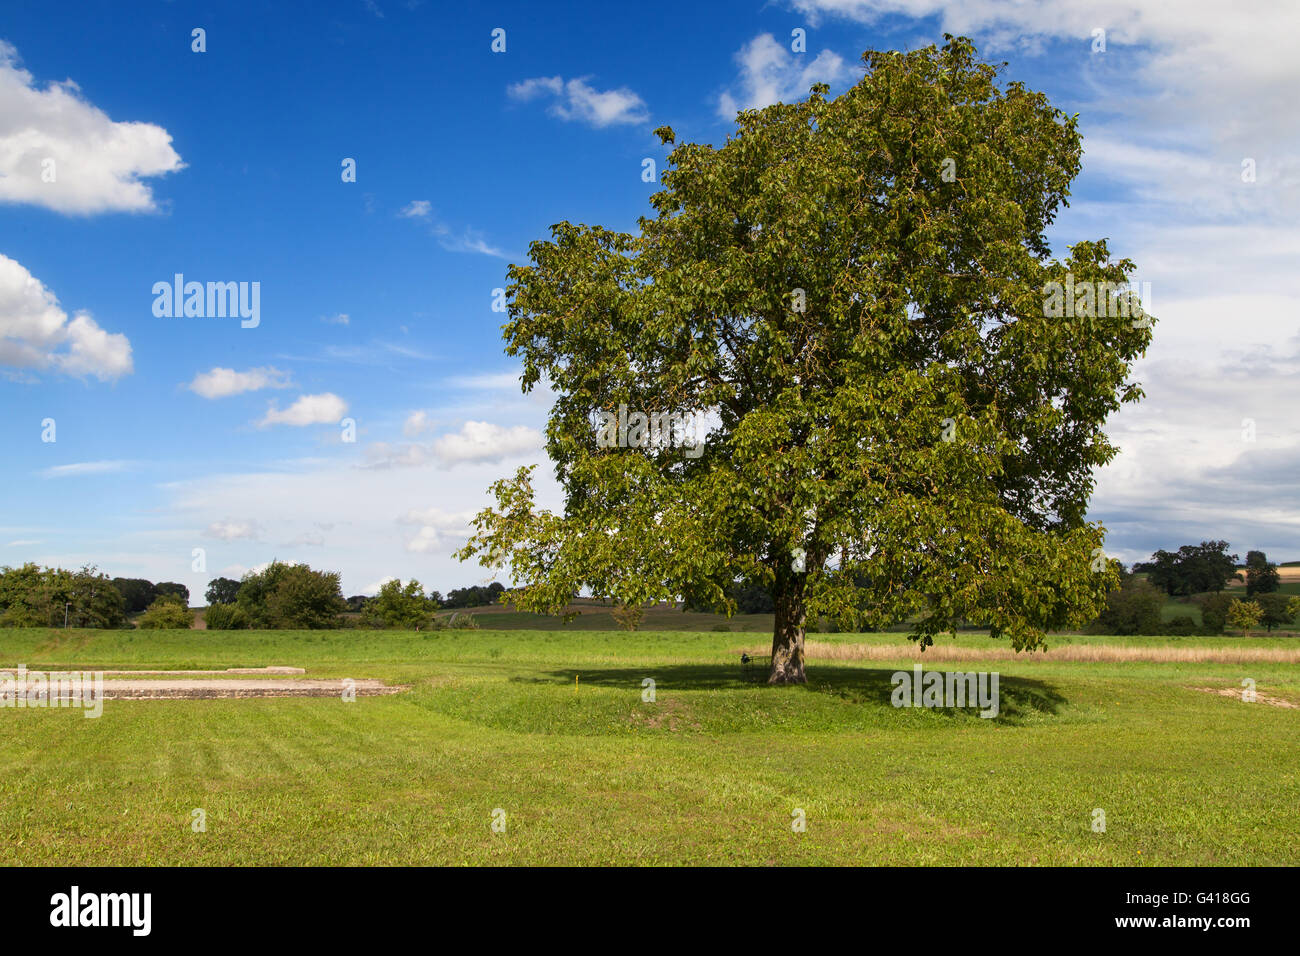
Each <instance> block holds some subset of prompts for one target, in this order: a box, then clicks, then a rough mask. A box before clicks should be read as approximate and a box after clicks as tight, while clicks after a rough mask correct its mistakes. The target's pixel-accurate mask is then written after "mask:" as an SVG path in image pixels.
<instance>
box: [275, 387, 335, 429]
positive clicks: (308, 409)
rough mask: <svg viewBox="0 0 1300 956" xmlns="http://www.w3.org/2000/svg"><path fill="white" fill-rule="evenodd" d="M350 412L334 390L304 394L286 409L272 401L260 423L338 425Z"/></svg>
mask: <svg viewBox="0 0 1300 956" xmlns="http://www.w3.org/2000/svg"><path fill="white" fill-rule="evenodd" d="M347 412H348V403H347V402H345V401H344V400H343V399H341V398H339V397H338V396H337V395H335V394H334V393H333V392H322V393H321V394H319V395H302V396H299V398H298V400H297V401H295V402H294V403H293V404H292V405H290V406H289V407H288V408H285V409H279V408H276V406H275V404H274V403H272V404H271V405H270V406H269V407H268V408H267V411H266V415H265V416H264V417H263V418H262V420H261V421H260V422H258V424H259V425H260V426H262V427H266V426H267V425H337V424H338V423H339V421H340V420H341V419H342V418H343V416H344V415H346V414H347Z"/></svg>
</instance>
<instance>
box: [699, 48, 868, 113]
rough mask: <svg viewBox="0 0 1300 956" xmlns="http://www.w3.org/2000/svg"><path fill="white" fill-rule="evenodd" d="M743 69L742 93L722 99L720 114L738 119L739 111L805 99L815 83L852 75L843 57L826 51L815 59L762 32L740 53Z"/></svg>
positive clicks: (729, 94) (834, 81)
mask: <svg viewBox="0 0 1300 956" xmlns="http://www.w3.org/2000/svg"><path fill="white" fill-rule="evenodd" d="M736 63H737V64H738V65H739V66H740V76H739V77H737V80H736V82H737V85H738V86H739V87H740V89H739V91H738V92H737V93H735V94H734V95H733V93H732V91H730V90H728V91H725V92H723V93H722V94H721V95H720V96H719V97H718V115H719V116H721V117H722V118H723V119H728V120H732V119H735V118H736V113H737V112H738V111H739V110H750V109H761V108H763V107H764V106H771V105H772V104H773V103H788V102H792V101H797V100H802V99H803V98H804V97H805V96H807V95H808V90H809V89H810V88H811V87H812V86H813V84H815V83H837V82H839V81H841V80H844V79H847V78H848V77H849V76H851V75H852V72H853V71H852V70H850V69H849V66H848V64H847V63H845V62H844V59H843V57H840V56H839V55H837V54H835V53H832V52H831V51H830V50H823V51H822V52H821V53H819V54H817V56H816V57H815V58H813V59H812V60H809V59H808V56H807V54H799V53H794V52H792V51H791V50H790V48H789V46H783V45H782V44H780V43H777V42H776V40H775V39H774V38H773V37H772V34H770V33H760V34H759V35H758V36H756V37H754V39H752V40H750V41H749V42H748V43H747V44H745V46H743V47H742V48H741V49H740V51H739V52H738V53H737V54H736Z"/></svg>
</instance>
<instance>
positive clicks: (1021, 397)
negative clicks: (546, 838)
mask: <svg viewBox="0 0 1300 956" xmlns="http://www.w3.org/2000/svg"><path fill="white" fill-rule="evenodd" d="M863 60H864V62H865V64H866V75H865V76H864V77H863V79H862V80H861V81H860V82H859V83H858V84H857V85H855V86H854V87H852V88H851V89H849V90H848V91H846V92H845V93H844V94H843V95H841V96H839V97H837V98H834V99H830V98H828V93H829V90H828V88H827V87H825V86H822V85H819V86H815V87H813V89H812V94H811V96H810V97H809V98H808V99H807V100H806V101H804V102H800V103H794V104H777V105H774V106H771V107H767V108H765V109H761V110H747V111H744V112H742V113H740V114H739V115H738V117H737V129H736V131H735V133H734V134H733V135H732V136H730V137H729V138H728V139H727V141H726V142H725V144H724V145H722V146H720V147H714V146H710V145H706V144H698V143H683V144H680V145H676V143H675V136H674V133H673V131H672V130H671V129H669V128H667V127H664V128H662V129H660V130H659V131H658V132H659V135H660V138H661V139H662V140H663V141H664V142H665V143H672V144H674V147H675V148H674V149H673V150H672V152H671V154H670V155H669V158H668V168H667V169H666V170H665V172H664V173H663V176H662V184H663V189H662V191H660V192H658V193H656V194H655V195H654V196H653V197H652V199H651V204H652V206H653V207H654V210H655V215H654V216H653V217H650V218H643V219H641V220H640V223H639V225H640V229H639V231H638V232H637V233H635V234H631V233H624V232H618V231H614V230H611V229H606V228H602V227H599V226H587V225H573V224H571V223H568V222H562V223H559V224H558V225H556V226H553V227H552V230H551V232H552V238H551V240H549V241H538V242H534V243H533V244H532V246H531V248H530V260H531V262H530V264H528V265H514V266H511V267H510V270H509V277H510V283H509V287H508V289H507V298H508V300H509V302H508V310H509V320H508V322H507V324H506V326H505V328H504V333H505V338H506V341H507V347H506V351H507V353H508V354H510V355H517V356H520V357H521V358H522V361H523V368H524V374H523V386H524V389H525V390H528V389H531V388H532V387H533V386H535V385H536V384H537V383H538V382H539V381H541V380H543V379H545V380H546V381H547V382H548V383H549V385H550V387H551V388H552V389H553V390H554V392H555V394H556V396H557V400H556V402H555V404H554V406H553V408H552V411H551V415H550V421H549V424H548V428H547V436H546V437H547V452H548V454H549V456H550V458H551V459H552V461H553V462H554V465H555V471H556V476H557V478H558V480H559V483H560V485H561V486H562V489H563V492H564V509H563V512H562V513H551V512H547V511H541V510H538V508H537V507H536V504H535V501H534V490H533V485H532V479H531V472H530V469H522V470H521V471H520V472H519V473H517V474H516V475H515V476H514V477H513V478H512V479H505V480H502V481H499V482H497V483H496V484H495V485H494V486H493V491H494V494H495V498H496V503H495V506H494V507H492V508H489V509H487V510H485V511H484V512H482V513H481V514H480V515H479V516H478V517H477V518H476V531H475V534H474V535H473V536H472V537H471V539H470V541H469V542H468V544H467V545H466V546H465V548H464V549H462V551H461V552H460V556H461V557H462V558H468V557H471V556H474V555H477V556H478V558H479V560H480V561H481V562H483V563H484V564H486V565H489V566H493V567H500V566H505V565H509V567H510V573H511V575H512V576H513V583H514V584H515V585H516V593H515V594H514V595H512V596H513V598H514V600H515V601H516V603H517V605H518V606H519V607H520V608H522V609H526V610H535V611H543V612H550V613H556V612H558V611H559V610H560V609H561V608H563V607H564V606H565V605H566V604H567V603H569V601H570V600H571V598H572V596H573V595H574V594H575V593H578V592H579V591H580V590H582V589H588V590H590V591H591V592H592V593H593V594H595V595H597V596H600V597H607V598H610V599H612V600H614V601H616V602H617V603H619V604H621V605H625V606H634V605H639V604H642V603H644V602H646V601H648V600H663V599H673V598H677V597H682V598H685V599H687V600H689V601H690V602H691V603H693V604H694V605H696V606H716V605H718V604H720V603H721V604H727V603H729V602H730V601H731V600H732V599H731V598H730V595H731V594H733V593H734V585H735V583H736V582H737V581H743V582H746V583H747V584H750V585H759V586H762V587H764V588H766V589H767V590H768V591H769V592H770V593H771V595H772V598H773V601H774V605H775V628H774V633H773V638H772V662H771V675H770V678H769V679H770V681H771V682H772V683H801V682H803V681H804V680H805V671H804V627H805V622H806V621H807V620H808V619H809V618H810V617H814V616H825V617H828V618H830V619H832V620H833V621H835V622H836V623H838V624H839V625H840V626H841V627H842V628H843V627H864V626H869V627H879V626H883V625H885V624H888V623H891V622H894V621H897V620H902V619H911V620H913V621H914V636H916V637H918V638H919V639H920V640H921V642H922V644H923V645H924V644H928V643H930V641H931V638H932V635H934V634H936V633H939V632H942V631H946V630H949V629H951V628H953V627H955V626H956V625H957V624H958V623H959V622H966V623H972V624H976V625H985V626H988V627H989V628H990V630H991V631H992V632H993V633H994V634H995V635H1004V634H1005V635H1008V636H1009V637H1010V638H1011V641H1012V643H1013V645H1014V646H1015V647H1016V648H1029V647H1033V646H1036V645H1037V644H1039V643H1040V642H1041V640H1042V635H1043V633H1044V630H1045V629H1047V628H1051V627H1060V626H1065V625H1078V624H1082V623H1084V622H1086V621H1088V620H1091V619H1092V618H1094V617H1095V616H1096V615H1097V613H1098V612H1099V611H1100V609H1101V607H1102V602H1103V598H1104V595H1105V593H1106V591H1107V589H1108V588H1110V587H1113V586H1114V584H1115V583H1116V580H1117V571H1116V569H1115V568H1114V566H1113V564H1112V563H1110V562H1107V561H1105V560H1103V559H1102V556H1101V553H1100V548H1101V544H1102V538H1103V533H1104V532H1103V529H1102V528H1101V527H1099V526H1098V525H1095V524H1091V523H1088V522H1086V521H1085V520H1084V514H1085V510H1086V507H1087V502H1088V497H1089V494H1090V493H1091V490H1092V487H1093V474H1092V470H1093V468H1094V467H1095V466H1098V465H1102V464H1104V463H1106V462H1108V461H1109V460H1110V459H1111V458H1112V457H1113V456H1114V454H1115V449H1114V448H1113V446H1112V445H1111V444H1110V443H1109V442H1108V441H1107V439H1106V436H1105V435H1104V434H1103V432H1102V425H1103V423H1104V422H1105V420H1106V418H1107V416H1108V415H1109V414H1110V413H1111V412H1113V411H1114V410H1115V409H1117V408H1119V406H1120V404H1121V403H1122V402H1127V401H1133V400H1135V399H1137V398H1139V397H1140V396H1141V390H1140V389H1139V388H1138V387H1137V385H1136V384H1134V383H1132V382H1130V381H1128V376H1129V372H1130V366H1131V363H1132V361H1133V359H1134V358H1135V357H1137V356H1138V355H1139V354H1141V353H1142V351H1143V350H1144V349H1145V347H1146V345H1147V343H1148V342H1149V339H1150V335H1151V331H1150V329H1151V321H1150V319H1149V317H1147V316H1145V315H1144V314H1143V313H1142V311H1141V307H1140V304H1138V303H1137V302H1136V301H1135V300H1134V299H1133V298H1131V297H1129V296H1127V295H1126V294H1122V293H1119V292H1118V290H1119V289H1120V288H1121V287H1123V286H1124V285H1125V284H1126V283H1127V281H1128V277H1129V275H1130V273H1131V272H1132V270H1133V268H1134V266H1133V264H1132V263H1131V262H1129V261H1128V260H1121V261H1118V262H1116V261H1112V260H1111V258H1110V256H1109V253H1108V251H1107V248H1106V244H1105V242H1104V241H1097V242H1079V243H1078V244H1076V245H1074V246H1072V247H1071V249H1070V255H1069V258H1068V259H1067V260H1065V261H1057V260H1056V259H1054V258H1053V257H1052V255H1051V250H1050V249H1049V246H1048V243H1047V240H1046V238H1045V230H1046V229H1047V227H1048V226H1049V224H1050V223H1051V222H1052V221H1053V219H1054V217H1055V216H1056V213H1057V211H1058V209H1059V208H1060V207H1061V205H1062V204H1063V203H1064V202H1065V201H1066V197H1067V196H1068V195H1069V184H1070V182H1071V180H1072V179H1073V178H1074V176H1075V175H1076V174H1077V173H1078V171H1079V168H1080V156H1081V152H1082V147H1081V142H1080V136H1079V131H1078V128H1077V120H1076V118H1074V117H1071V116H1068V115H1066V114H1064V113H1062V112H1060V111H1059V110H1057V109H1055V108H1053V107H1052V105H1051V104H1050V103H1049V102H1048V100H1047V98H1046V97H1045V96H1043V95H1042V94H1040V93H1035V92H1031V91H1030V90H1027V89H1025V88H1024V87H1023V86H1022V85H1021V84H1019V83H1005V82H1004V81H1003V80H1002V78H1001V77H1000V75H999V69H998V68H997V67H995V66H992V65H989V64H986V63H983V62H981V61H980V60H979V59H978V57H977V54H976V51H975V49H974V47H973V45H972V44H971V43H970V41H968V40H965V39H960V38H956V39H955V38H951V37H949V38H948V41H947V43H946V45H945V46H944V47H943V48H942V49H937V48H935V47H929V48H927V49H923V50H917V51H914V52H910V53H899V52H893V51H890V52H868V53H866V54H864V56H863ZM620 405H626V406H627V409H628V414H629V415H631V414H632V413H633V412H634V411H639V412H642V413H644V414H646V415H650V416H654V415H657V414H666V413H673V414H677V415H682V416H684V415H689V414H691V413H693V412H695V411H697V410H705V411H706V412H707V418H706V419H705V421H706V423H707V429H708V432H707V436H706V437H705V440H704V442H703V448H702V449H700V448H699V447H698V445H699V443H698V441H697V440H696V439H695V438H694V437H686V436H683V435H682V433H681V429H680V428H677V429H674V428H673V427H672V426H671V425H669V426H667V427H665V426H663V425H661V426H660V428H659V429H658V435H657V437H655V436H654V435H653V434H652V435H651V437H650V438H649V440H646V436H645V434H644V432H642V433H641V434H638V435H637V436H636V437H637V439H638V440H637V441H634V440H633V435H632V431H631V429H630V428H629V429H628V430H627V431H626V434H624V429H623V428H622V427H621V421H620V427H619V429H618V431H619V435H618V440H617V441H614V442H611V441H609V440H608V439H609V434H608V431H607V430H606V429H607V426H608V423H609V416H612V415H614V414H616V413H617V414H619V415H620V418H621V415H622V412H621V410H620ZM630 420H631V419H629V421H630ZM602 432H603V433H604V434H603V435H602ZM683 445H686V446H688V447H683ZM624 446H634V447H624Z"/></svg>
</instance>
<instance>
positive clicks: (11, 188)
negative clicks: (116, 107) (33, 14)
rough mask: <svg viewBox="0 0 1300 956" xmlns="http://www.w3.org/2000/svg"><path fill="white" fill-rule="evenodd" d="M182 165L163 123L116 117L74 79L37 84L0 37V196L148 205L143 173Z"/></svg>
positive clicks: (120, 208) (108, 208)
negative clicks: (88, 97)
mask: <svg viewBox="0 0 1300 956" xmlns="http://www.w3.org/2000/svg"><path fill="white" fill-rule="evenodd" d="M183 166H184V164H183V163H182V162H181V158H180V156H179V155H177V153H176V151H175V150H174V149H173V148H172V138H171V134H169V133H168V132H167V131H166V130H165V129H163V128H162V127H161V126H155V125H154V124H152V123H142V122H114V121H113V120H112V119H110V118H109V117H108V115H107V114H106V113H104V111H103V110H101V109H99V108H98V107H96V106H95V105H94V104H92V103H91V102H89V101H88V100H87V99H86V98H85V97H84V96H83V95H82V94H81V90H80V88H79V87H78V86H77V84H76V83H74V82H73V81H72V80H64V81H63V82H61V83H50V84H49V85H48V86H46V87H45V88H44V89H41V88H40V87H39V86H38V85H36V84H35V82H34V81H33V77H32V75H31V74H30V73H29V72H27V71H26V70H24V69H22V68H21V67H19V66H18V52H17V50H15V49H14V47H13V46H11V45H10V44H8V43H6V42H4V41H3V40H0V202H9V203H31V204H34V205H38V206H44V207H46V208H47V209H52V210H54V211H55V212H60V213H65V214H77V215H88V214H91V213H100V212H148V211H150V210H152V209H154V208H155V202H154V197H153V194H152V193H151V192H150V189H149V186H148V185H146V184H145V183H144V182H141V179H142V178H143V177H149V176H160V175H162V174H164V173H170V172H175V171H176V170H179V169H181V168H183Z"/></svg>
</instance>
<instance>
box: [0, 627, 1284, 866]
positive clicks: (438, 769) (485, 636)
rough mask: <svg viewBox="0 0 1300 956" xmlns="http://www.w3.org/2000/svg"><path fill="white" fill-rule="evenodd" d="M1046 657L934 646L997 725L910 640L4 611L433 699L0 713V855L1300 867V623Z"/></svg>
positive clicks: (977, 646) (144, 643)
mask: <svg viewBox="0 0 1300 956" xmlns="http://www.w3.org/2000/svg"><path fill="white" fill-rule="evenodd" d="M1050 644H1051V647H1050V649H1049V651H1048V652H1047V653H1046V654H1041V653H1040V654H1035V655H1031V656H1026V655H1016V656H1012V655H1009V654H1007V648H1006V644H1005V643H1004V642H999V641H993V640H991V639H989V638H987V637H980V636H973V635H965V634H963V635H961V636H959V637H958V638H957V639H956V640H953V639H951V638H943V639H941V640H940V641H939V642H938V644H937V645H936V647H935V648H934V649H932V650H931V651H929V652H927V654H926V656H925V657H924V658H923V660H925V661H928V662H931V663H930V664H929V669H934V668H939V669H947V670H951V669H968V670H990V669H991V670H996V671H997V672H998V673H999V674H1000V681H1001V683H1000V691H1001V694H1000V697H1001V711H1000V713H999V714H998V716H997V717H996V718H994V719H988V720H986V719H981V718H980V717H978V716H976V715H975V713H974V712H973V711H971V710H938V709H931V710H925V709H909V708H895V707H893V706H891V703H890V695H891V691H892V687H893V685H892V682H891V674H892V673H893V672H894V671H895V670H898V669H904V670H908V671H910V670H911V669H912V667H913V666H914V664H915V663H916V661H915V659H914V654H915V652H914V648H913V646H912V645H911V644H910V643H909V642H908V641H907V639H906V638H905V637H903V636H901V635H896V634H888V635H882V634H868V635H856V634H855V635H847V634H836V635H819V636H817V637H816V638H815V639H814V641H813V642H812V643H810V647H809V650H810V660H809V669H808V670H809V676H810V683H809V684H808V686H806V687H796V688H769V687H767V686H766V685H764V684H762V683H760V682H758V681H755V680H752V679H751V676H750V675H747V674H746V673H745V672H744V671H743V669H742V667H741V664H740V661H739V655H740V652H741V650H742V649H744V648H754V649H756V650H759V649H761V648H763V647H764V646H765V641H764V640H763V639H762V638H761V637H760V636H759V635H754V634H737V633H732V634H723V633H710V632H682V631H677V632H649V631H639V632H635V633H626V632H608V631H605V632H598V631H586V630H581V631H565V632H559V631H544V630H543V631H531V630H528V631H526V630H510V631H505V630H480V631H472V630H470V631H454V630H443V631H434V632H427V633H409V632H374V631H357V630H349V631H316V632H294V631H286V632H270V631H235V632H231V631H226V632H217V631H193V630H191V631H107V632H94V631H45V630H41V631H37V630H8V631H3V630H0V666H13V665H17V664H19V663H24V664H26V665H27V666H28V667H29V668H46V669H69V668H71V667H73V666H74V665H75V666H77V667H79V668H84V669H128V670H133V669H178V668H180V669H200V668H203V669H219V668H225V667H261V666H267V665H276V664H279V665H295V666H299V667H304V668H306V670H307V677H309V678H320V679H337V680H338V681H339V682H340V686H342V682H343V679H344V678H348V677H351V678H355V679H361V678H378V679H381V680H384V681H386V682H388V683H392V684H404V685H408V686H409V687H410V689H409V690H408V691H406V692H403V693H400V694H396V695H393V696H387V697H361V698H358V699H357V700H356V702H355V703H345V702H344V701H343V700H342V699H341V696H340V698H338V699H331V698H309V699H290V698H285V699H267V698H261V699H250V700H172V701H136V700H120V701H119V700H110V701H108V702H107V703H106V704H105V707H104V713H103V716H102V717H100V718H99V719H96V720H87V719H85V718H84V716H83V715H82V714H81V713H80V712H79V711H76V710H67V709H61V710H39V709H36V710H15V709H7V708H0V727H2V728H3V729H2V731H0V863H3V864H23V865H30V864H108V865H120V864H159V865H164V864H179V865H221V864H325V865H332V864H371V863H378V864H458V863H470V864H561V863H609V864H638V863H654V864H685V863H699V864H733V863H744V864H759V865H763V864H795V865H797V864H816V863H820V864H938V865H943V864H959V863H973V864H996V863H1006V864H1027V865H1028V864H1039V865H1049V864H1063V865H1074V864H1098V865H1120V864H1123V865H1128V864H1138V865H1141V864H1174V865H1201V864H1246V865H1251V864H1275V865H1295V864H1297V863H1300V824H1298V823H1297V818H1296V815H1295V813H1294V809H1295V807H1296V806H1297V804H1300V748H1298V747H1297V746H1296V741H1297V740H1298V739H1300V709H1294V708H1293V707H1292V706H1290V705H1295V704H1300V663H1296V656H1295V655H1296V652H1297V650H1298V649H1300V648H1298V646H1297V642H1296V641H1295V640H1289V639H1272V640H1267V639H1250V640H1242V639H1238V638H1184V639H1177V638H1115V637H1105V638H1096V637H1058V638H1054V639H1053V640H1052V641H1051V642H1050ZM1256 653H1258V659H1252V657H1251V655H1252V654H1256ZM756 676H758V677H759V678H760V679H761V675H756ZM1247 677H1248V678H1251V679H1253V680H1254V681H1255V682H1256V687H1257V691H1258V694H1259V700H1258V701H1257V702H1254V703H1246V702H1243V701H1242V700H1241V699H1240V690H1241V686H1242V684H1241V682H1242V679H1243V678H1247ZM645 678H652V679H653V680H654V681H655V683H656V686H655V691H656V699H655V701H654V702H653V703H650V702H644V701H643V700H642V693H643V680H644V679H645ZM195 809H201V810H203V811H205V813H206V832H202V833H196V832H193V830H192V829H191V820H192V811H193V810H195ZM497 809H500V810H502V811H504V813H505V820H506V830H505V832H504V833H494V832H493V831H492V829H491V823H492V819H493V811H494V810H497ZM796 809H798V810H802V811H803V812H804V814H805V816H806V820H807V830H806V832H802V833H796V832H793V831H792V829H791V821H792V819H793V817H792V814H793V813H794V811H795V810H796ZM1097 809H1102V810H1104V811H1105V815H1106V830H1105V832H1104V833H1102V832H1094V831H1093V829H1092V827H1091V823H1092V820H1093V819H1094V810H1097Z"/></svg>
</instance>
